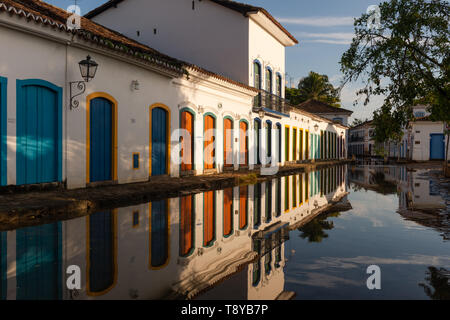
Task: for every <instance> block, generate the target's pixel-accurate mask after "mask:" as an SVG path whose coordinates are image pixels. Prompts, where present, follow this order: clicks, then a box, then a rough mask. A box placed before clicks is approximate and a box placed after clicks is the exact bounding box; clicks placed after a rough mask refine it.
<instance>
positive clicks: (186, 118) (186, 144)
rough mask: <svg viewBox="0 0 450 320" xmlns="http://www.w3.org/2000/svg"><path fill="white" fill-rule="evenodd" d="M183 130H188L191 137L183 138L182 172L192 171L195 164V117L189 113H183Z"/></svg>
mask: <svg viewBox="0 0 450 320" xmlns="http://www.w3.org/2000/svg"><path fill="white" fill-rule="evenodd" d="M181 129H184V130H186V131H187V134H188V135H189V137H182V147H183V148H182V150H181V159H182V161H181V171H190V170H192V169H193V163H194V116H193V115H192V113H190V112H189V111H183V112H182V113H181ZM184 139H187V140H184Z"/></svg>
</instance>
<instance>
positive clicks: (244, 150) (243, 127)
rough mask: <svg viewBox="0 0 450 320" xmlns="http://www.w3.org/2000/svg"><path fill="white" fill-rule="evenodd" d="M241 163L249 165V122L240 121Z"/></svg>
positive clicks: (241, 164)
mask: <svg viewBox="0 0 450 320" xmlns="http://www.w3.org/2000/svg"><path fill="white" fill-rule="evenodd" d="M239 165H240V166H248V123H247V122H246V121H241V122H239Z"/></svg>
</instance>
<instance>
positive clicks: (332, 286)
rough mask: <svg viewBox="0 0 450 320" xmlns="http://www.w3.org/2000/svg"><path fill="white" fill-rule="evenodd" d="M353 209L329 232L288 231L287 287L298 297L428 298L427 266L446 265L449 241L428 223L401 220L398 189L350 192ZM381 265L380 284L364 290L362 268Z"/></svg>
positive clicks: (448, 257)
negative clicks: (318, 237)
mask: <svg viewBox="0 0 450 320" xmlns="http://www.w3.org/2000/svg"><path fill="white" fill-rule="evenodd" d="M349 201H350V203H351V204H352V207H353V209H352V210H350V211H347V212H345V213H342V215H341V216H339V217H337V218H333V217H330V218H328V219H327V221H332V222H333V224H334V228H333V229H331V230H326V231H325V232H326V233H327V234H328V238H324V239H323V240H322V242H320V243H310V242H308V241H307V240H304V239H302V238H301V237H299V235H300V233H301V232H300V231H295V232H292V233H291V240H290V241H289V243H287V249H288V250H287V252H291V251H292V250H295V254H294V255H293V256H291V257H288V259H289V262H288V263H287V266H286V268H285V275H286V287H285V290H292V291H295V292H296V293H297V299H359V298H361V299H371V298H374V299H379V298H381V299H389V298H398V299H426V298H427V296H426V295H425V293H424V289H423V288H422V287H420V286H419V283H425V282H426V281H425V277H426V271H427V270H428V267H430V266H435V267H445V268H449V267H450V254H449V248H448V246H449V243H448V242H444V241H443V239H442V237H441V236H440V235H439V233H437V232H436V231H435V230H433V229H431V228H424V227H421V226H419V225H418V224H416V223H415V222H412V221H407V220H404V219H403V218H402V217H401V216H400V215H399V214H398V213H397V212H396V211H397V209H398V197H397V195H381V194H378V193H376V192H374V191H364V190H361V191H357V192H351V193H350V195H349ZM371 264H376V265H379V266H380V268H381V286H382V290H378V291H377V290H373V291H371V290H368V289H367V287H366V280H367V278H368V277H369V275H368V274H366V268H367V267H368V266H369V265H371Z"/></svg>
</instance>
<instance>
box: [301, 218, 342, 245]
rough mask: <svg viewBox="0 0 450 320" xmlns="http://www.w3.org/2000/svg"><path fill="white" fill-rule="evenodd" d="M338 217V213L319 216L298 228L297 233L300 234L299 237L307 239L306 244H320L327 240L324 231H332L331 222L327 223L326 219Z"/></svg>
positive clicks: (332, 225)
mask: <svg viewBox="0 0 450 320" xmlns="http://www.w3.org/2000/svg"><path fill="white" fill-rule="evenodd" d="M340 215H341V214H340V212H334V213H330V214H321V215H319V216H318V217H316V218H315V219H314V220H312V221H310V222H308V223H307V224H306V225H304V226H303V227H300V228H298V231H300V232H301V234H300V237H301V238H302V239H308V242H322V240H323V239H325V238H328V234H327V233H326V232H325V230H332V229H334V223H333V221H327V219H328V218H331V217H333V218H337V217H339V216H340Z"/></svg>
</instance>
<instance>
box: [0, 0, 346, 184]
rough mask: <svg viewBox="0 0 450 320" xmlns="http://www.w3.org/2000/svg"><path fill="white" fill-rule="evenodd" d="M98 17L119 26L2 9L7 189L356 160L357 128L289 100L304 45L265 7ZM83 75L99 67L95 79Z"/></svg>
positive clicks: (216, 6)
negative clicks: (295, 58) (352, 148)
mask: <svg viewBox="0 0 450 320" xmlns="http://www.w3.org/2000/svg"><path fill="white" fill-rule="evenodd" d="M130 4H131V5H130ZM150 4H151V10H148V8H146V6H148V5H150ZM187 4H189V6H188V7H187V6H186V5H187ZM141 12H146V14H145V16H141ZM88 16H92V17H93V19H95V20H96V21H98V22H100V23H102V24H105V25H106V26H107V27H109V28H106V27H104V26H102V25H101V24H98V23H96V22H93V21H91V20H89V19H87V18H81V19H80V22H81V24H80V26H79V27H80V28H77V29H71V28H69V25H70V24H68V21H69V22H71V21H72V18H73V15H71V14H70V13H68V12H66V11H64V10H62V9H59V8H57V7H54V6H51V5H49V4H47V3H45V2H43V1H37V0H0V40H1V41H2V43H3V44H5V45H6V46H7V48H8V50H1V51H0V107H1V113H0V127H1V130H0V132H1V139H0V141H1V148H0V152H1V154H0V155H1V157H0V159H1V161H0V167H1V185H28V184H46V183H52V184H63V185H66V186H67V187H68V188H83V187H86V186H91V185H94V186H95V185H98V184H103V183H131V182H139V181H147V180H148V179H149V177H158V176H162V175H169V176H173V177H178V176H180V175H192V174H198V175H200V174H206V173H220V172H223V171H225V170H239V169H241V168H244V169H250V170H251V169H254V168H255V167H257V166H258V165H260V164H262V162H264V163H265V165H266V166H272V167H273V166H276V165H278V164H281V165H285V164H288V163H291V162H298V161H309V160H311V159H338V158H346V148H345V139H346V132H347V127H346V126H344V125H341V124H336V123H333V121H331V120H329V119H326V118H323V117H320V116H318V115H314V114H311V113H309V112H305V111H295V110H294V109H292V108H291V107H290V106H289V105H288V103H287V102H286V101H285V100H284V99H283V98H282V97H283V96H284V78H283V74H284V71H285V53H284V50H285V47H287V46H291V45H294V44H295V43H296V42H297V41H296V40H295V38H293V37H292V35H290V34H289V32H288V31H286V30H285V29H284V28H283V27H282V26H281V25H280V24H279V23H278V22H277V21H276V20H275V19H274V18H273V17H272V16H271V15H270V14H269V13H268V12H267V11H265V10H264V9H262V8H256V7H251V6H247V5H243V4H238V3H235V2H229V1H210V0H205V1H194V2H191V1H176V2H175V1H156V0H155V1H138V0H127V1H110V2H108V3H106V4H105V5H104V6H102V7H100V8H99V9H97V10H94V11H93V12H92V13H90V14H89V15H88ZM75 21H76V20H75ZM150 21H151V22H150ZM170 21H171V22H170ZM169 22H170V23H169ZM114 30H117V31H118V32H116V31H114ZM119 32H120V33H119ZM195 39H197V40H195ZM190 41H192V42H190ZM230 47H231V48H233V49H232V50H231V51H227V50H229V49H230ZM158 50H161V51H163V52H164V53H161V52H160V51H158ZM167 54H169V55H170V56H168V55H167ZM88 56H89V59H87V57H88ZM173 57H175V58H173ZM183 60H185V61H189V62H184V61H183ZM93 61H95V63H96V65H94V64H93V63H92V62H93ZM80 65H82V66H85V67H86V66H87V65H89V66H91V67H90V70H91V71H92V70H93V69H95V68H96V73H95V74H91V77H90V78H87V77H85V79H84V80H89V81H84V82H83V78H82V77H81V75H80ZM83 70H85V69H83ZM84 76H86V74H84ZM178 129H182V131H181V132H180V131H179V130H178ZM263 129H264V130H265V131H263ZM269 129H271V130H269ZM258 133H259V134H258ZM264 153H265V154H266V155H267V156H269V157H272V158H273V159H272V161H271V163H270V164H267V163H266V161H262V160H261V159H262V155H263V154H264Z"/></svg>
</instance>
